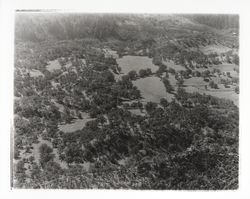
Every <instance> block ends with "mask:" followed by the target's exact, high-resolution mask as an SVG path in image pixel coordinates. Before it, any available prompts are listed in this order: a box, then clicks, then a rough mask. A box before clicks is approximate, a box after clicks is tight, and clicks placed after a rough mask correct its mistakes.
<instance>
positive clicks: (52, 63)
mask: <svg viewBox="0 0 250 199" xmlns="http://www.w3.org/2000/svg"><path fill="white" fill-rule="evenodd" d="M46 68H47V70H48V71H50V72H53V71H54V70H59V69H61V65H60V64H59V62H58V60H57V59H56V60H53V61H49V64H48V65H47V66H46Z"/></svg>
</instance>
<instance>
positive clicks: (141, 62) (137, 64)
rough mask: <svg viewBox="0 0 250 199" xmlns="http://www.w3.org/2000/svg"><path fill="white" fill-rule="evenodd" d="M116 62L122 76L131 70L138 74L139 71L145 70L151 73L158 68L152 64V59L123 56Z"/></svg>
mask: <svg viewBox="0 0 250 199" xmlns="http://www.w3.org/2000/svg"><path fill="white" fill-rule="evenodd" d="M116 61H117V63H118V64H119V66H120V67H121V68H122V72H123V73H124V74H127V73H128V72H129V71H131V70H135V71H136V72H137V73H138V72H139V70H141V69H146V68H150V69H151V70H152V72H156V71H157V70H158V66H156V65H154V64H153V63H152V59H151V58H148V57H144V56H124V57H122V58H120V59H117V60H116Z"/></svg>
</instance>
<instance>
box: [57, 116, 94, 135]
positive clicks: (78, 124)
mask: <svg viewBox="0 0 250 199" xmlns="http://www.w3.org/2000/svg"><path fill="white" fill-rule="evenodd" d="M82 118H83V119H75V120H74V121H73V122H71V123H67V124H59V125H58V128H59V130H60V131H62V132H64V133H72V132H74V131H77V130H81V129H82V128H83V127H84V126H85V124H86V123H87V122H88V121H91V120H93V118H90V117H89V115H88V114H87V113H82Z"/></svg>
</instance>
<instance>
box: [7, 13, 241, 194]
mask: <svg viewBox="0 0 250 199" xmlns="http://www.w3.org/2000/svg"><path fill="white" fill-rule="evenodd" d="M239 37H240V32H239V15H238V14H230V13H229V14H225V13H224V14H199V13H185V14H181V13H178V14H174V13H173V14H164V13H161V14H157V13H155V14H154V13H150V14H147V13H133V14H130V13H83V12H63V11H60V10H59V11H53V10H40V11H32V10H16V11H15V22H14V83H13V84H14V94H13V95H14V98H13V100H14V102H13V104H14V111H13V121H14V122H13V146H12V149H13V150H12V154H11V155H12V156H11V157H12V171H11V172H12V173H11V174H12V176H11V177H12V178H11V186H12V187H13V188H15V189H124V190H126V189H132V190H237V189H238V186H239V179H238V177H239V93H240V92H241V91H240V89H239V81H240V80H239V73H240V56H239Z"/></svg>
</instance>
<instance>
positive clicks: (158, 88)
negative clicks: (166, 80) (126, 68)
mask: <svg viewBox="0 0 250 199" xmlns="http://www.w3.org/2000/svg"><path fill="white" fill-rule="evenodd" d="M133 84H134V85H135V86H137V88H138V89H139V90H140V91H141V94H142V97H143V98H144V99H145V100H146V101H152V102H156V103H159V102H160V99H161V98H166V99H167V100H168V101H171V100H172V99H173V97H174V96H173V94H170V93H167V92H166V88H165V86H164V84H163V83H162V81H161V80H160V78H158V77H146V78H143V79H138V80H136V81H134V82H133Z"/></svg>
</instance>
